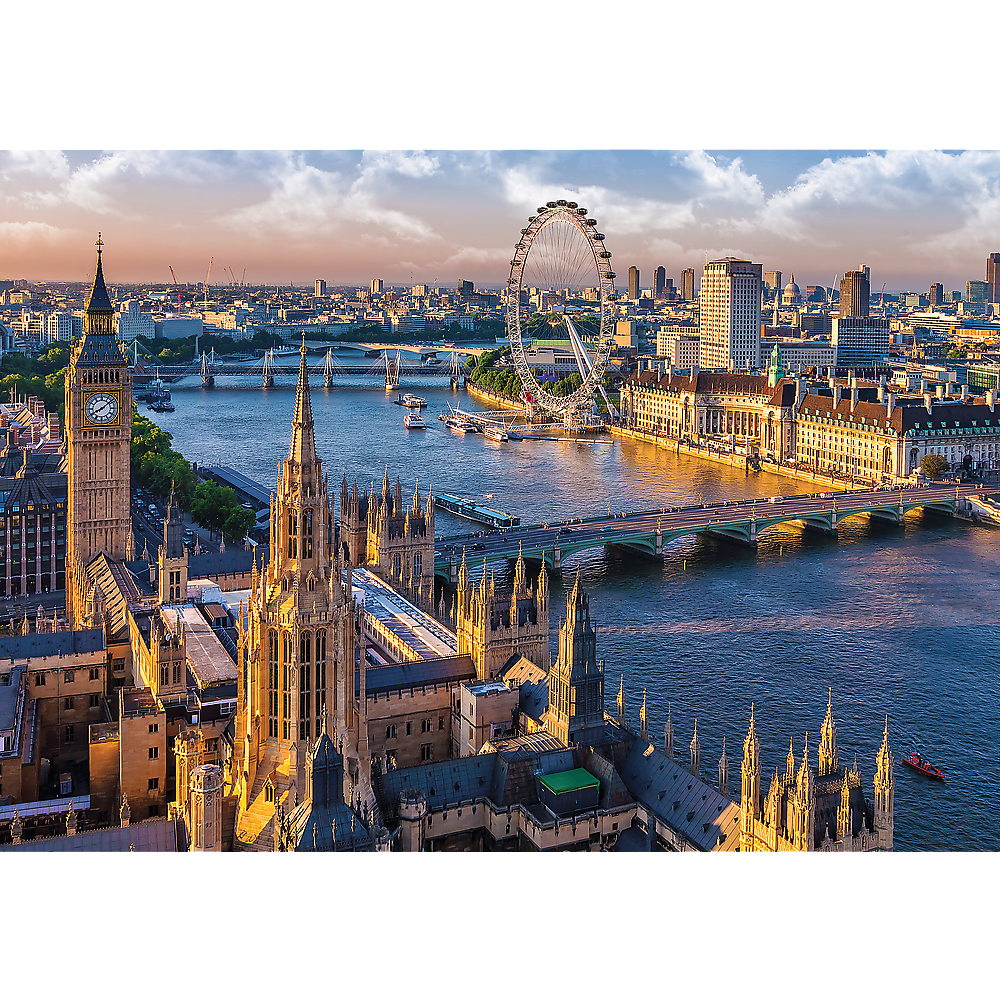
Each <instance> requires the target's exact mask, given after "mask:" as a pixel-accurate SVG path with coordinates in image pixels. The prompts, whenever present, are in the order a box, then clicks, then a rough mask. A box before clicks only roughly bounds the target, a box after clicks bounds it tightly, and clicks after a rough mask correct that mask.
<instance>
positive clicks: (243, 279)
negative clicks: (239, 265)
mask: <svg viewBox="0 0 1000 1000" xmlns="http://www.w3.org/2000/svg"><path fill="white" fill-rule="evenodd" d="M246 283H247V269H246V268H243V277H242V278H240V288H243V287H244V286H245V285H246Z"/></svg>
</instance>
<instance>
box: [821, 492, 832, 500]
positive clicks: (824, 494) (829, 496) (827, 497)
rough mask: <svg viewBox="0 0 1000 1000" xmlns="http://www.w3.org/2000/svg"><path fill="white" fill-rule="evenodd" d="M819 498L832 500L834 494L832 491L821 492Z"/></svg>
mask: <svg viewBox="0 0 1000 1000" xmlns="http://www.w3.org/2000/svg"><path fill="white" fill-rule="evenodd" d="M819 498H820V500H832V499H833V494H832V493H820V494H819Z"/></svg>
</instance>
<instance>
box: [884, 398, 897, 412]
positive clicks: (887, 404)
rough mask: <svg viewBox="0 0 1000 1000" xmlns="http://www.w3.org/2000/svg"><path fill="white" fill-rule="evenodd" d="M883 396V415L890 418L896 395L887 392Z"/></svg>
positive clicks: (894, 406)
mask: <svg viewBox="0 0 1000 1000" xmlns="http://www.w3.org/2000/svg"><path fill="white" fill-rule="evenodd" d="M885 395H886V400H885V415H886V416H887V417H891V416H892V411H893V410H894V409H895V408H896V394H895V393H894V392H887V393H886V394H885Z"/></svg>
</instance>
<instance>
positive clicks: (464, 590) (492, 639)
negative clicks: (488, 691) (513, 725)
mask: <svg viewBox="0 0 1000 1000" xmlns="http://www.w3.org/2000/svg"><path fill="white" fill-rule="evenodd" d="M455 631H456V633H457V635H458V652H459V655H462V654H463V653H465V654H468V655H469V656H471V657H472V661H473V663H474V664H475V666H476V675H477V676H478V678H479V679H480V680H492V679H493V678H495V677H496V676H497V675H498V674H499V673H500V670H501V668H502V667H503V666H504V664H505V663H507V662H508V661H509V660H510V659H511V657H516V656H523V657H525V658H526V659H528V660H530V661H531V662H532V663H534V664H536V665H537V666H539V667H541V668H542V669H543V670H548V669H549V591H548V585H547V583H546V576H545V567H544V566H543V567H542V571H541V573H540V574H539V575H538V585H537V586H536V587H534V588H533V587H532V586H531V585H530V584H529V583H528V576H527V571H526V569H525V566H524V559H523V558H521V556H520V555H518V558H517V563H516V564H515V566H514V589H513V592H512V593H511V594H510V596H506V595H503V596H501V594H500V593H499V591H498V590H497V587H496V581H495V580H494V579H493V576H492V575H490V576H489V579H487V573H486V562H485V560H484V561H483V576H482V579H481V580H480V581H479V586H478V587H473V586H472V585H471V583H470V582H469V568H468V566H467V565H466V563H465V555H464V553H463V555H462V565H461V567H460V568H459V571H458V591H457V593H456V595H455Z"/></svg>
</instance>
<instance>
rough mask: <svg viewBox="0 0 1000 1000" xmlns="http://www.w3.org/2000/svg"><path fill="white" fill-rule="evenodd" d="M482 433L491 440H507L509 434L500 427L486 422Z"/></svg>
mask: <svg viewBox="0 0 1000 1000" xmlns="http://www.w3.org/2000/svg"><path fill="white" fill-rule="evenodd" d="M483 434H484V435H485V436H486V437H488V438H489V439H490V440H491V441H509V440H510V435H509V434H508V433H507V432H506V431H505V430H504V429H503V428H502V427H494V426H493V425H492V424H487V425H486V427H485V429H484V430H483Z"/></svg>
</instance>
